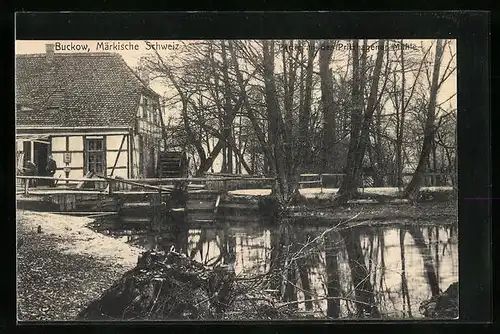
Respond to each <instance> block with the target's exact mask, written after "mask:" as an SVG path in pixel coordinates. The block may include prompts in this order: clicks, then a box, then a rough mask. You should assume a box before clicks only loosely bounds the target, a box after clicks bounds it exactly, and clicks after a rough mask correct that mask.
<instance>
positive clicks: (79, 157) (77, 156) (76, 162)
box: [58, 152, 83, 168]
mask: <svg viewBox="0 0 500 334" xmlns="http://www.w3.org/2000/svg"><path fill="white" fill-rule="evenodd" d="M69 165H70V166H71V167H82V168H83V152H82V153H80V152H72V153H71V163H70V164H69ZM58 166H59V165H58Z"/></svg>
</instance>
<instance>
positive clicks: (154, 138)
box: [131, 95, 161, 178]
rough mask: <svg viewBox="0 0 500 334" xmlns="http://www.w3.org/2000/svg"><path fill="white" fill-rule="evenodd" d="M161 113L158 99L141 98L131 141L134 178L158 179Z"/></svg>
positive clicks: (144, 96)
mask: <svg viewBox="0 0 500 334" xmlns="http://www.w3.org/2000/svg"><path fill="white" fill-rule="evenodd" d="M159 112H160V108H159V100H158V98H153V97H151V96H146V95H143V96H141V101H140V104H139V108H138V110H137V119H136V124H135V132H134V134H133V140H132V141H131V144H132V145H131V146H132V147H131V151H132V154H131V155H132V175H133V177H137V178H146V177H157V162H158V152H159V145H160V141H161V126H160V116H159ZM141 138H142V140H141ZM141 142H142V143H141ZM141 152H142V162H143V163H142V164H141Z"/></svg>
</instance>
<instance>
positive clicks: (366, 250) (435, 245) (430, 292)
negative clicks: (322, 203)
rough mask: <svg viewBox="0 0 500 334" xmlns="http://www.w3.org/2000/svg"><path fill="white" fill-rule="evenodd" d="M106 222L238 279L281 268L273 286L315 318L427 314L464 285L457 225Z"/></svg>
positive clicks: (130, 238) (139, 239) (132, 239)
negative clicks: (438, 298)
mask: <svg viewBox="0 0 500 334" xmlns="http://www.w3.org/2000/svg"><path fill="white" fill-rule="evenodd" d="M99 224H100V229H101V230H103V231H108V232H109V233H111V234H115V235H116V232H117V231H121V233H122V234H123V233H124V231H126V230H127V228H128V231H129V232H128V233H127V234H126V235H125V236H124V238H125V240H127V241H128V242H131V243H135V244H139V245H141V246H143V247H146V248H157V249H161V250H169V249H171V247H174V248H175V249H176V250H177V251H179V252H183V253H185V254H186V255H187V256H189V257H190V258H192V259H194V260H196V261H198V262H201V263H203V264H205V265H208V266H215V265H221V264H224V265H230V266H233V267H234V269H235V272H236V275H238V277H253V276H257V275H264V276H265V274H266V273H269V272H270V271H274V272H275V273H278V274H279V275H273V276H270V275H269V276H270V277H273V279H270V280H269V281H267V282H266V289H267V290H269V291H271V292H274V293H275V294H276V295H277V296H278V297H279V298H280V299H281V300H282V301H283V302H286V303H289V304H290V306H291V307H296V308H297V309H298V310H300V311H303V312H305V313H307V314H312V315H314V316H316V317H323V318H332V319H333V318H345V317H360V316H372V317H377V316H380V315H381V316H384V317H395V318H409V317H410V318H411V317H421V315H420V313H419V311H418V307H419V305H420V303H421V302H422V301H423V300H427V299H429V298H430V297H431V296H434V295H436V294H438V293H439V292H440V291H441V290H445V289H446V288H447V287H448V286H449V285H450V284H451V283H453V282H455V281H457V280H458V245H457V226H455V225H454V226H424V227H418V226H417V225H404V224H400V225H391V226H388V225H384V226H380V227H355V228H352V229H345V230H341V231H338V230H336V229H333V230H330V229H329V228H328V227H325V226H307V227H305V226H297V225H296V224H291V222H283V223H282V224H281V225H280V227H279V228H278V227H275V228H269V227H262V226H261V225H259V224H257V223H255V224H253V223H248V224H244V225H242V224H235V223H231V224H225V225H223V226H217V227H215V226H214V227H198V228H190V227H189V226H190V225H189V224H188V223H186V222H183V221H180V222H179V221H178V222H176V223H175V224H173V225H169V226H168V230H167V231H163V232H161V233H159V232H153V231H151V230H148V229H144V228H140V227H136V228H135V229H132V228H130V227H127V226H124V225H123V221H121V222H120V223H119V224H118V223H117V221H115V222H110V221H109V219H107V220H106V221H104V222H100V223H99ZM106 224H107V225H106ZM117 224H118V225H117ZM120 224H121V225H120ZM137 225H140V224H137ZM111 226H114V228H112V227H111ZM140 226H144V225H140ZM117 227H119V228H118V229H117Z"/></svg>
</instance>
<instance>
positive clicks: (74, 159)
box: [50, 132, 129, 178]
mask: <svg viewBox="0 0 500 334" xmlns="http://www.w3.org/2000/svg"><path fill="white" fill-rule="evenodd" d="M124 136H125V138H124ZM91 138H102V139H103V144H104V145H103V146H104V147H103V149H104V151H105V163H106V168H105V174H106V175H107V176H109V175H111V173H112V175H113V176H119V177H122V178H128V177H129V176H128V175H129V166H128V156H129V154H128V134H107V133H102V132H101V133H86V134H81V135H80V134H79V135H54V136H52V137H51V150H50V151H51V153H52V156H53V158H54V160H55V161H56V163H57V167H58V168H57V172H56V174H55V176H56V177H65V173H64V167H65V166H66V164H65V163H64V154H65V153H66V152H69V153H71V162H70V163H69V164H68V166H69V167H71V171H70V174H69V177H70V178H82V177H84V176H85V174H86V172H87V170H86V166H85V159H86V152H85V141H86V139H91ZM122 140H124V142H123V145H122V147H121V150H120V145H121V144H122ZM117 157H118V160H117ZM115 161H116V167H115V169H114V171H113V166H114V165H115Z"/></svg>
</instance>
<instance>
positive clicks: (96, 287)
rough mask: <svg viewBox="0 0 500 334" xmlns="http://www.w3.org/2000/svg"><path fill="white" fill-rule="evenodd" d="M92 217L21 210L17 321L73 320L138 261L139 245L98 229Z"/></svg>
mask: <svg viewBox="0 0 500 334" xmlns="http://www.w3.org/2000/svg"><path fill="white" fill-rule="evenodd" d="M89 221H90V219H88V218H81V217H67V216H60V215H54V214H48V213H35V212H27V211H18V212H17V232H18V234H17V238H18V244H17V285H18V286H17V288H18V289H17V294H18V320H20V321H26V320H28V321H29V320H52V321H57V320H59V321H61V320H72V319H74V317H75V316H76V314H77V313H78V312H79V311H80V310H81V309H82V308H83V307H84V306H86V305H87V304H88V303H89V302H90V301H91V300H93V299H95V298H98V297H99V296H100V294H101V293H102V292H103V291H104V290H105V289H107V288H108V287H109V286H111V285H112V284H113V282H114V281H115V280H117V279H118V278H120V277H121V276H122V274H123V273H124V272H125V271H127V270H129V269H131V268H133V267H134V266H135V264H136V263H137V257H138V255H139V254H140V253H141V251H142V250H141V249H140V248H137V247H132V246H129V245H127V244H126V243H124V242H122V241H119V240H116V239H113V238H111V237H108V236H104V235H101V234H99V233H96V232H93V231H92V230H90V229H88V228H86V227H85V226H86V224H87V223H88V222H89ZM38 226H41V230H42V232H41V233H38V231H37V228H38Z"/></svg>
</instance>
